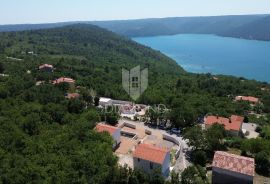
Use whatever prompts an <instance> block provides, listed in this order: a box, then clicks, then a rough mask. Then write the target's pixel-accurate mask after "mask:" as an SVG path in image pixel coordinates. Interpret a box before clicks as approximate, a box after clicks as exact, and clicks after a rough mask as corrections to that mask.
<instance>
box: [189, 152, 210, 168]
mask: <svg viewBox="0 0 270 184" xmlns="http://www.w3.org/2000/svg"><path fill="white" fill-rule="evenodd" d="M192 161H193V163H194V164H196V165H200V166H202V167H205V165H206V162H207V156H206V153H205V152H204V151H202V150H198V151H194V152H193V153H192Z"/></svg>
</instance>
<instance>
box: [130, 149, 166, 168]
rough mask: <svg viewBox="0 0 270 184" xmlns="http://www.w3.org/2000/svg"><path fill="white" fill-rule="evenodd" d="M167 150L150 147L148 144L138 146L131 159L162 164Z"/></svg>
mask: <svg viewBox="0 0 270 184" xmlns="http://www.w3.org/2000/svg"><path fill="white" fill-rule="evenodd" d="M168 152H169V150H167V149H163V148H159V147H156V146H152V145H149V144H139V145H138V146H137V147H136V150H135V151H134V153H133V157H135V158H140V159H143V160H148V161H151V162H154V163H158V164H163V162H164V160H165V157H166V155H167V153H168Z"/></svg>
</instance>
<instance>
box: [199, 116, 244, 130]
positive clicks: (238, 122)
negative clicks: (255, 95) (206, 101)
mask: <svg viewBox="0 0 270 184" xmlns="http://www.w3.org/2000/svg"><path fill="white" fill-rule="evenodd" d="M243 121H244V118H243V117H241V116H236V115H232V116H231V117H230V118H224V117H219V116H207V117H206V118H205V120H204V123H205V124H206V125H213V124H215V123H217V124H220V125H224V128H225V130H236V131H239V130H240V129H241V127H242V123H243Z"/></svg>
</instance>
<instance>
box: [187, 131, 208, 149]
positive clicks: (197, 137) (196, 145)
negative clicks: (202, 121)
mask: <svg viewBox="0 0 270 184" xmlns="http://www.w3.org/2000/svg"><path fill="white" fill-rule="evenodd" d="M184 139H186V140H188V145H189V146H191V147H192V149H193V150H204V149H205V148H206V139H205V135H204V132H203V130H202V129H201V127H199V126H195V127H191V128H188V129H187V130H186V131H185V133H184Z"/></svg>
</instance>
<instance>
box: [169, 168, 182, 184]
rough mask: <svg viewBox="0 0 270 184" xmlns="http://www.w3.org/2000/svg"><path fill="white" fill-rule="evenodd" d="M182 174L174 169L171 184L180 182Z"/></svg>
mask: <svg viewBox="0 0 270 184" xmlns="http://www.w3.org/2000/svg"><path fill="white" fill-rule="evenodd" d="M180 178H181V177H180V174H179V173H176V172H175V171H174V170H173V171H172V172H171V184H180Z"/></svg>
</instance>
